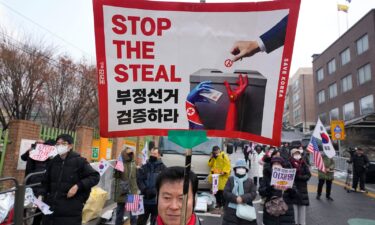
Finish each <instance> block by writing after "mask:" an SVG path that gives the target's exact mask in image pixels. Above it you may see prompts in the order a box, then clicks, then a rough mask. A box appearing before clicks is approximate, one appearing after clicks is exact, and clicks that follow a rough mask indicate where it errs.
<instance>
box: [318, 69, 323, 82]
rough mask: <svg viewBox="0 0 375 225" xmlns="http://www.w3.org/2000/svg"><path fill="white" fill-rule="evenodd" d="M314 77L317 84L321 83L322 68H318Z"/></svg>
mask: <svg viewBox="0 0 375 225" xmlns="http://www.w3.org/2000/svg"><path fill="white" fill-rule="evenodd" d="M316 77H317V80H318V82H319V81H322V80H323V79H324V71H323V68H320V69H318V70H317V71H316Z"/></svg>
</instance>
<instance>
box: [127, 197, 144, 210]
mask: <svg viewBox="0 0 375 225" xmlns="http://www.w3.org/2000/svg"><path fill="white" fill-rule="evenodd" d="M139 198H140V196H139V195H128V199H127V201H126V204H125V209H126V211H128V212H135V211H138V207H139Z"/></svg>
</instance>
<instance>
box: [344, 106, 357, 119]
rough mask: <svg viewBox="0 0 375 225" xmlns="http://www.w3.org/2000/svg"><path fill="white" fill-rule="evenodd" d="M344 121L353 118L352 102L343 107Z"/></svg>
mask: <svg viewBox="0 0 375 225" xmlns="http://www.w3.org/2000/svg"><path fill="white" fill-rule="evenodd" d="M343 114H344V120H351V119H353V118H354V102H349V103H346V104H345V105H344V106H343Z"/></svg>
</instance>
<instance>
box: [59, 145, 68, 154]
mask: <svg viewBox="0 0 375 225" xmlns="http://www.w3.org/2000/svg"><path fill="white" fill-rule="evenodd" d="M56 151H57V153H58V154H59V155H63V154H65V153H67V152H68V151H69V149H68V146H67V145H58V146H56Z"/></svg>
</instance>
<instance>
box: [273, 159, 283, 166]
mask: <svg viewBox="0 0 375 225" xmlns="http://www.w3.org/2000/svg"><path fill="white" fill-rule="evenodd" d="M274 163H280V164H281V165H284V159H283V158H281V157H273V158H272V159H271V165H272V164H274Z"/></svg>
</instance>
